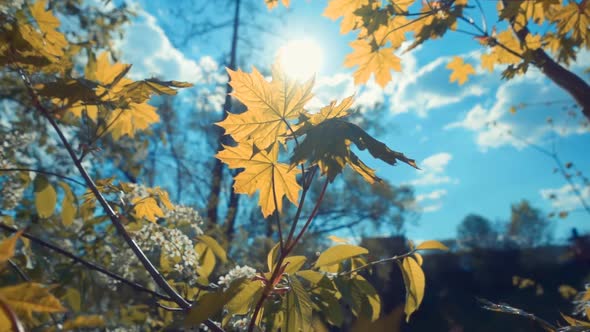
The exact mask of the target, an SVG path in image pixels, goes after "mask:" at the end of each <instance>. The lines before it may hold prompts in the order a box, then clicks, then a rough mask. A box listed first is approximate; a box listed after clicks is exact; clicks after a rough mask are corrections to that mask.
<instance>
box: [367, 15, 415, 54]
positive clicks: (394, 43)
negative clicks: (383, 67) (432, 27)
mask: <svg viewBox="0 0 590 332" xmlns="http://www.w3.org/2000/svg"><path fill="white" fill-rule="evenodd" d="M409 22H410V20H408V19H407V18H406V17H405V16H394V17H393V18H391V19H389V21H388V22H387V25H382V26H380V27H379V28H378V29H377V30H376V31H375V33H374V34H373V36H374V38H375V41H376V42H377V44H378V45H380V46H383V45H385V42H387V41H389V42H391V47H393V48H394V49H398V48H399V47H400V46H401V45H402V43H403V42H404V41H405V40H406V36H405V34H406V32H407V31H408V30H409V27H410V26H409V25H408V23H409Z"/></svg>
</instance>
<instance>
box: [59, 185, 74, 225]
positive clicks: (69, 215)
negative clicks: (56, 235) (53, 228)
mask: <svg viewBox="0 0 590 332" xmlns="http://www.w3.org/2000/svg"><path fill="white" fill-rule="evenodd" d="M59 186H60V187H61V188H62V189H63V191H64V198H63V201H62V203H61V222H62V224H63V225H64V226H71V225H72V223H73V222H74V218H75V217H76V212H77V211H78V207H77V206H76V196H74V193H73V192H72V189H71V188H70V186H69V185H68V184H67V183H65V182H60V183H59Z"/></svg>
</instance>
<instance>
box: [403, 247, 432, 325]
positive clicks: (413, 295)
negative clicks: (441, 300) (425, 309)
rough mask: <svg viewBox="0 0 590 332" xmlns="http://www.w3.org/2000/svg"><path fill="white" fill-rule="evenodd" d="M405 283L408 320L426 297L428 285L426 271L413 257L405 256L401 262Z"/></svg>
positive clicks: (407, 320) (405, 309)
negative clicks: (425, 291)
mask: <svg viewBox="0 0 590 332" xmlns="http://www.w3.org/2000/svg"><path fill="white" fill-rule="evenodd" d="M400 265H401V270H402V276H403V279H404V284H405V286H406V305H405V308H404V311H405V313H406V322H409V321H410V316H411V315H412V313H414V311H416V310H417V309H418V307H419V306H420V304H421V303H422V299H423V298H424V288H425V287H426V278H425V277H424V271H422V268H421V267H420V265H419V264H418V262H416V260H415V259H414V258H413V257H406V258H404V260H403V262H402V263H401V264H400Z"/></svg>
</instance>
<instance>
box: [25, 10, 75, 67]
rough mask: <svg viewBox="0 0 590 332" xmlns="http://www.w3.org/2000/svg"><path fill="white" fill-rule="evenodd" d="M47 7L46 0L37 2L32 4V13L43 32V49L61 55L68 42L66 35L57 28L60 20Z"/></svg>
mask: <svg viewBox="0 0 590 332" xmlns="http://www.w3.org/2000/svg"><path fill="white" fill-rule="evenodd" d="M46 7H47V1H46V0H40V1H37V2H35V4H34V5H32V6H30V9H31V15H32V16H33V18H34V19H35V21H36V22H37V25H38V26H39V29H40V30H41V32H42V33H43V42H44V45H43V46H44V47H43V50H44V51H46V52H49V53H51V54H52V55H55V56H61V55H63V53H64V52H63V49H64V48H65V47H66V46H67V45H68V42H67V40H66V38H65V37H64V35H62V34H61V33H60V32H58V31H57V30H56V29H57V28H58V27H59V25H60V22H59V20H58V19H57V18H56V17H55V16H53V14H52V13H51V11H50V10H45V8H46Z"/></svg>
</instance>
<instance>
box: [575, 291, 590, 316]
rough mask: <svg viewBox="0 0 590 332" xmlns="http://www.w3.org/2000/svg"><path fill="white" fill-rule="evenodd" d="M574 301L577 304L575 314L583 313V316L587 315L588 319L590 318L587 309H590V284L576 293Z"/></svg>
mask: <svg viewBox="0 0 590 332" xmlns="http://www.w3.org/2000/svg"><path fill="white" fill-rule="evenodd" d="M573 303H574V305H575V307H574V315H581V316H582V317H586V319H590V317H588V311H587V310H588V309H590V284H586V289H585V290H583V291H581V292H579V293H578V295H576V299H575V300H574V301H573Z"/></svg>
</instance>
